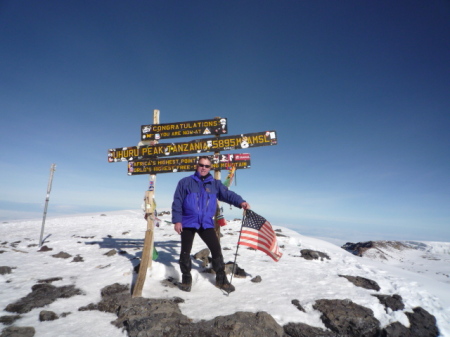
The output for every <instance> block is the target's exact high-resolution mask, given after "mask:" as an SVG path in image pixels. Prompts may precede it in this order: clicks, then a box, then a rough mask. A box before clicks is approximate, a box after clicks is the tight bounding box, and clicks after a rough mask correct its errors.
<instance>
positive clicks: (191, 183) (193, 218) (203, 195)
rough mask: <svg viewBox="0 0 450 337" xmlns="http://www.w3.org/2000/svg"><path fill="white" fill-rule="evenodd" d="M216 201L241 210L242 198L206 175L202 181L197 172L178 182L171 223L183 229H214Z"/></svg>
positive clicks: (209, 175)
mask: <svg viewBox="0 0 450 337" xmlns="http://www.w3.org/2000/svg"><path fill="white" fill-rule="evenodd" d="M217 199H219V200H220V201H224V202H226V203H228V204H231V205H234V206H236V207H239V208H241V206H240V205H241V203H243V202H244V199H242V197H241V196H240V195H238V194H236V193H234V192H232V191H230V190H229V189H228V188H227V187H226V186H225V185H224V184H222V182H221V181H220V180H216V179H214V178H213V177H212V176H211V174H208V175H207V176H206V178H205V179H204V180H203V181H202V180H201V179H200V176H199V174H198V173H197V172H195V174H194V175H192V176H189V177H186V178H183V179H181V180H180V181H179V182H178V186H177V189H176V190H175V195H174V197H173V203H172V222H173V223H177V222H181V223H182V225H183V228H187V227H190V228H197V229H199V228H200V227H203V228H205V229H206V228H214V219H213V217H214V216H215V215H216V209H217Z"/></svg>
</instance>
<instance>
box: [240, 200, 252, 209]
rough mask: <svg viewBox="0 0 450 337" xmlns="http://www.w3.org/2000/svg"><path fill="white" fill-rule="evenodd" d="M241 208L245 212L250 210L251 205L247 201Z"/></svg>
mask: <svg viewBox="0 0 450 337" xmlns="http://www.w3.org/2000/svg"><path fill="white" fill-rule="evenodd" d="M241 207H242V208H243V209H245V210H247V209H250V204H248V203H246V202H245V201H244V202H243V203H242V204H241Z"/></svg>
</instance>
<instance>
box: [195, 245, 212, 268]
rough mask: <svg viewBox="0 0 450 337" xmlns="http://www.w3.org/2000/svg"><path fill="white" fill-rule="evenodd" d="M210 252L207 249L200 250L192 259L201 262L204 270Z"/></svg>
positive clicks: (208, 260)
mask: <svg viewBox="0 0 450 337" xmlns="http://www.w3.org/2000/svg"><path fill="white" fill-rule="evenodd" d="M209 254H210V250H209V249H208V248H205V249H202V250H201V251H199V252H198V253H196V254H195V255H194V259H196V260H200V261H202V267H203V268H206V267H207V266H208V265H209V262H210V259H209Z"/></svg>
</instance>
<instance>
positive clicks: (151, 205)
mask: <svg viewBox="0 0 450 337" xmlns="http://www.w3.org/2000/svg"><path fill="white" fill-rule="evenodd" d="M153 124H159V110H154V111H153ZM156 143H157V142H156V141H154V142H153V144H156ZM155 181H156V175H154V174H152V175H150V182H149V188H148V191H146V192H145V218H146V219H147V230H146V231H145V239H144V248H143V249H142V258H141V264H140V266H139V273H138V278H137V280H136V284H135V285H134V288H133V297H141V296H142V289H143V288H144V283H145V278H146V276H147V270H148V269H149V268H151V266H152V257H153V247H154V229H155V222H154V218H155V217H156V214H155V212H156V209H155V208H156V207H155V201H154V196H155Z"/></svg>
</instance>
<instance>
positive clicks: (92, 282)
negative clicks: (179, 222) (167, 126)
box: [0, 210, 450, 337]
mask: <svg viewBox="0 0 450 337" xmlns="http://www.w3.org/2000/svg"><path fill="white" fill-rule="evenodd" d="M255 211H257V210H255ZM257 212H258V211H257ZM258 213H260V212H258ZM261 215H263V216H266V217H267V215H265V214H263V213H261ZM159 218H160V219H161V221H160V225H159V227H156V228H155V246H156V248H157V250H158V252H159V257H158V260H157V261H153V264H152V268H151V269H149V270H148V273H147V278H146V282H145V285H144V289H143V296H144V297H148V298H173V297H175V296H177V297H181V298H183V299H184V300H185V302H184V303H180V304H179V306H180V309H181V311H182V313H183V314H185V315H187V316H188V317H190V318H191V319H192V320H193V321H199V320H209V319H212V318H214V317H216V316H220V315H228V314H232V313H234V312H236V311H250V312H258V311H266V312H268V313H269V314H270V315H272V316H273V317H274V318H275V320H276V321H277V322H278V323H279V324H280V325H284V324H286V323H288V322H303V323H306V324H309V325H312V326H316V327H321V328H325V326H324V325H323V323H322V322H321V320H320V313H319V312H318V311H315V310H314V309H313V305H314V303H315V301H316V300H318V299H323V298H324V299H350V300H352V301H353V302H355V303H357V304H359V305H362V306H365V307H367V308H370V309H371V310H372V311H373V312H374V316H375V317H376V318H377V319H378V320H379V321H380V322H381V324H382V326H386V325H388V324H390V323H392V322H394V321H399V322H400V323H402V324H404V325H406V326H408V319H407V317H406V315H405V314H404V313H403V311H396V312H392V311H390V310H389V311H388V312H386V311H385V309H384V307H383V306H382V305H381V304H380V303H379V301H378V299H377V298H375V297H374V296H371V295H372V294H387V295H393V294H399V295H400V296H402V298H403V302H404V303H405V310H404V311H412V308H414V307H416V306H421V307H423V308H424V309H425V310H427V311H429V312H430V313H431V314H432V315H434V316H435V317H436V319H437V324H438V327H439V330H440V332H441V335H442V336H450V277H449V274H450V268H449V265H450V264H449V261H450V253H449V252H450V243H442V242H408V245H410V246H411V247H414V248H420V249H404V250H401V251H400V250H394V249H393V250H390V251H389V252H388V254H389V258H388V259H387V260H386V259H380V258H377V257H376V256H372V257H370V256H369V257H357V256H354V255H352V254H350V253H348V252H346V251H345V250H343V249H341V248H340V247H338V246H336V245H334V244H332V243H330V242H326V241H323V240H321V239H317V238H312V237H307V236H303V235H301V234H299V233H297V232H295V231H293V230H290V229H287V228H284V227H280V226H274V229H281V234H282V235H284V236H280V237H278V244H279V245H280V246H281V247H283V248H281V251H282V252H283V257H282V258H281V260H280V261H279V262H274V261H273V260H272V259H271V258H269V257H268V256H267V255H265V254H264V253H263V252H261V251H255V250H250V249H247V247H245V246H241V247H239V250H238V254H239V255H238V257H237V264H238V265H239V267H241V268H243V269H244V270H245V271H246V273H247V274H248V276H247V277H246V278H236V277H234V278H233V280H232V283H233V284H234V285H235V287H236V291H235V292H233V293H231V294H229V295H227V294H225V293H224V292H222V291H221V290H219V289H217V288H216V287H215V286H214V276H213V275H211V274H206V273H202V269H203V268H202V267H201V265H200V261H196V260H193V270H192V276H193V286H192V291H191V292H189V293H187V292H182V291H180V290H179V289H178V288H171V287H168V286H167V285H165V284H163V283H162V281H164V280H166V279H167V278H168V277H173V278H175V279H177V280H178V279H180V272H179V267H178V262H177V261H178V254H179V248H180V242H179V235H178V234H176V233H175V231H174V230H173V226H172V225H171V224H168V223H167V222H166V221H170V216H169V215H164V216H160V217H159ZM268 220H269V221H270V219H268ZM239 229H240V222H239V221H231V222H228V225H227V226H225V227H222V234H223V237H222V238H221V244H222V248H223V254H224V258H225V261H226V262H227V261H234V254H235V251H236V243H237V240H238V234H239ZM40 230H41V220H27V221H10V222H8V223H2V224H0V251H4V252H3V253H1V254H0V266H10V267H15V269H13V271H12V273H11V274H6V275H0V284H1V287H0V310H2V311H0V316H4V315H12V314H13V313H10V312H7V311H4V308H5V307H6V306H7V305H8V304H9V303H13V302H15V301H17V300H18V299H19V298H21V297H24V296H26V295H27V294H28V293H30V292H31V287H32V286H33V285H34V284H36V283H37V281H38V280H40V279H47V278H50V277H62V278H63V279H62V280H61V281H57V282H53V285H55V286H62V285H70V284H73V285H75V286H76V287H77V288H79V289H81V290H82V291H83V293H84V294H83V295H78V296H74V297H71V298H66V299H58V300H57V301H55V302H53V303H52V304H50V305H48V306H47V307H45V308H36V309H33V310H32V311H30V312H28V313H25V314H21V316H22V318H21V319H19V320H17V321H16V322H15V323H14V325H17V326H33V327H35V329H36V335H35V336H37V337H41V336H42V337H44V336H80V335H98V336H111V337H114V336H126V333H125V332H123V331H121V330H119V329H117V328H115V327H114V326H113V325H112V324H110V322H111V321H113V320H114V319H115V318H116V317H115V315H113V314H109V313H102V312H99V311H78V308H79V307H82V306H86V305H88V304H89V303H97V302H99V301H100V289H101V288H103V287H104V286H107V285H110V284H113V283H115V282H118V283H121V284H131V283H132V282H133V281H135V280H136V274H135V273H134V272H133V267H134V266H135V265H136V264H137V263H138V261H139V260H138V259H137V258H139V257H140V256H141V250H142V245H143V239H144V233H145V230H146V221H145V220H144V219H143V215H142V211H140V210H129V211H120V212H105V213H103V214H101V213H95V214H83V215H76V216H69V217H58V218H51V217H48V218H47V221H46V225H45V234H44V237H45V243H44V244H45V245H47V246H48V247H50V248H53V250H52V251H48V252H38V248H39V247H38V246H35V245H37V244H38V241H39V236H40ZM17 241H20V243H17V245H11V244H12V243H14V242H17ZM30 245H31V246H30ZM14 246H15V247H14ZM203 248H205V245H204V243H203V242H202V241H201V239H200V238H198V237H196V239H195V241H194V247H193V250H192V254H195V253H196V252H198V251H200V250H201V249H203ZM111 249H115V250H117V251H119V250H122V251H126V253H125V254H116V255H114V256H111V257H108V256H106V255H104V254H105V253H106V252H108V251H110V250H111ZM301 249H313V250H318V251H321V252H323V253H326V254H327V255H328V256H329V257H330V260H327V259H324V260H323V261H321V260H313V261H307V260H305V259H303V258H301V257H300V250H301ZM61 251H64V252H66V253H69V254H71V255H72V256H73V257H75V256H77V255H79V256H81V257H82V258H83V260H84V262H71V261H72V260H73V257H71V258H69V259H60V258H54V257H52V255H54V254H57V253H59V252H61ZM257 275H259V276H261V278H262V282H261V283H253V282H251V281H250V280H251V279H252V278H253V277H255V276H257ZM338 275H352V276H362V277H366V278H369V279H371V280H374V281H376V282H377V283H378V284H379V286H380V287H381V290H380V291H379V292H376V291H374V290H367V289H363V288H358V287H356V286H354V285H353V284H352V283H350V282H349V281H348V280H346V279H345V278H343V277H339V276H338ZM293 299H297V300H298V301H299V302H300V304H301V305H302V307H303V308H304V309H305V311H306V312H302V311H299V310H298V309H297V308H296V307H295V306H294V305H293V304H292V303H291V301H292V300H293ZM41 310H51V311H54V312H56V313H57V314H58V315H61V314H62V313H67V312H70V314H69V315H68V316H66V317H64V318H62V317H61V318H59V319H57V320H54V321H46V322H40V321H39V319H38V316H39V312H40V311H41ZM4 327H6V326H2V325H1V324H0V329H3V328H4Z"/></svg>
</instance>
